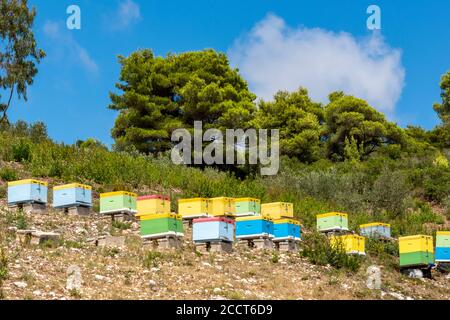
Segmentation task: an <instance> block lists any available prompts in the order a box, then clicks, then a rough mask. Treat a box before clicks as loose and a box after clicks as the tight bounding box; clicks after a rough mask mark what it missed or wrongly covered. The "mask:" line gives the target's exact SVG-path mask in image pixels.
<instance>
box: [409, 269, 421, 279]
mask: <svg viewBox="0 0 450 320" xmlns="http://www.w3.org/2000/svg"><path fill="white" fill-rule="evenodd" d="M405 274H406V275H407V276H408V277H410V278H413V279H423V276H424V275H423V271H422V270H420V269H408V270H406V271H405Z"/></svg>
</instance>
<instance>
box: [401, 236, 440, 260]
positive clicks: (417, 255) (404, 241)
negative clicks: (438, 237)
mask: <svg viewBox="0 0 450 320" xmlns="http://www.w3.org/2000/svg"><path fill="white" fill-rule="evenodd" d="M398 243H399V249H400V267H413V266H424V267H426V266H428V265H430V264H433V263H434V250H433V237H430V236H425V235H415V236H408V237H400V238H399V239H398Z"/></svg>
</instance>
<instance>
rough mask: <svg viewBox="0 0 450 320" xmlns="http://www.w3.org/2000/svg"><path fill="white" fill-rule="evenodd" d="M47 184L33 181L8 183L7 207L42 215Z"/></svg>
mask: <svg viewBox="0 0 450 320" xmlns="http://www.w3.org/2000/svg"><path fill="white" fill-rule="evenodd" d="M47 190H48V184H47V182H44V181H38V180H33V179H27V180H20V181H14V182H9V183H8V206H9V207H10V208H23V210H24V211H29V212H34V213H42V212H43V211H45V209H46V205H47Z"/></svg>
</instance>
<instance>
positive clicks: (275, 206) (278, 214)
mask: <svg viewBox="0 0 450 320" xmlns="http://www.w3.org/2000/svg"><path fill="white" fill-rule="evenodd" d="M261 214H262V215H263V216H266V217H269V218H271V219H274V220H279V219H282V218H293V217H294V205H293V204H292V203H287V202H274V203H264V204H262V205H261Z"/></svg>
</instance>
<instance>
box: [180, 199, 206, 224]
mask: <svg viewBox="0 0 450 320" xmlns="http://www.w3.org/2000/svg"><path fill="white" fill-rule="evenodd" d="M209 206H210V200H209V199H206V198H192V199H180V200H178V214H180V215H181V216H182V217H183V219H190V218H198V217H206V216H208V210H209Z"/></svg>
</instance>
